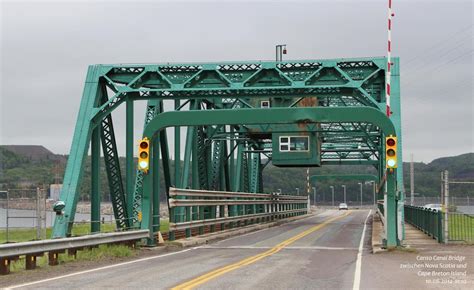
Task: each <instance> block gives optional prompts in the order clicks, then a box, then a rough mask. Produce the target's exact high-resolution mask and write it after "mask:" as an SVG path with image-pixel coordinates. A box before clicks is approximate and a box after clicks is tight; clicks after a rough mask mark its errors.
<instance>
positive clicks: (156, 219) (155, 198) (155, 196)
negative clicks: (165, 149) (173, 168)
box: [150, 134, 161, 239]
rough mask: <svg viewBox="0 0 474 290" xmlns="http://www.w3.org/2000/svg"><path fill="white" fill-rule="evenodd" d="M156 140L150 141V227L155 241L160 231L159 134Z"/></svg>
mask: <svg viewBox="0 0 474 290" xmlns="http://www.w3.org/2000/svg"><path fill="white" fill-rule="evenodd" d="M157 135H158V136H157V138H155V139H154V140H152V144H151V146H152V147H153V152H154V156H153V160H151V162H153V163H151V162H150V164H152V167H153V172H152V173H153V175H152V176H153V191H152V193H151V194H152V202H153V218H152V226H151V228H152V229H153V237H154V238H155V239H156V234H157V233H158V232H159V231H160V176H159V174H160V170H159V168H160V140H159V139H160V137H161V134H157Z"/></svg>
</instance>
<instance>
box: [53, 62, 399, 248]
mask: <svg viewBox="0 0 474 290" xmlns="http://www.w3.org/2000/svg"><path fill="white" fill-rule="evenodd" d="M390 71H391V75H390V81H391V92H390V95H391V115H390V117H388V116H387V114H386V113H385V111H386V101H385V94H386V91H385V90H386V74H387V59H386V58H383V57H380V58H358V59H327V60H304V61H302V60H298V61H276V62H255V61H246V62H228V63H192V64H120V65H91V66H90V67H89V69H88V73H87V79H86V83H85V88H84V93H83V97H82V101H81V107H80V109H79V115H78V119H77V124H76V128H75V132H74V138H73V141H72V146H71V152H70V155H69V159H68V163H67V168H66V172H65V176H64V183H63V184H64V185H63V188H62V191H61V196H60V201H59V203H58V204H57V206H56V212H57V215H56V220H55V224H54V231H53V237H54V238H57V237H65V236H68V235H70V233H71V228H72V225H73V222H74V214H75V211H76V205H77V202H78V198H79V194H80V191H79V190H80V184H81V180H82V173H83V172H84V164H85V160H86V158H87V154H88V150H89V148H90V149H91V151H90V152H91V191H90V193H89V194H90V199H91V203H92V213H91V221H92V223H91V230H92V232H98V231H100V223H99V222H98V221H99V220H100V192H101V189H100V188H99V174H100V166H99V165H100V163H99V161H100V158H101V148H102V154H103V158H104V163H105V171H106V173H107V179H108V186H109V191H110V195H111V201H112V205H113V210H114V215H115V220H116V225H117V228H118V229H119V230H128V229H136V228H142V229H149V230H150V239H149V243H151V244H152V243H154V239H155V236H156V233H157V232H158V231H159V217H160V213H159V198H160V195H165V196H166V198H167V199H168V205H169V207H170V222H171V226H172V231H171V233H170V237H171V238H172V236H173V232H174V230H178V229H180V228H183V229H186V235H187V236H189V235H191V234H192V232H191V229H192V227H194V226H195V227H198V226H199V230H200V233H202V229H203V228H204V226H205V225H210V230H211V231H212V230H215V226H216V223H217V221H218V222H219V224H220V225H221V228H223V227H225V226H226V225H230V226H238V225H240V224H241V223H237V222H236V220H237V219H239V218H244V217H245V216H249V219H250V218H253V222H255V221H257V222H261V221H265V220H268V218H269V217H271V218H275V217H277V218H278V217H280V218H281V217H286V216H290V215H295V214H304V213H306V205H304V204H303V203H304V202H306V201H304V202H303V201H301V200H299V199H298V198H297V197H291V196H286V195H285V196H279V197H278V198H277V197H275V196H274V195H272V194H270V193H266V191H265V185H264V184H263V182H262V173H263V171H264V170H265V166H267V164H269V162H271V163H272V164H273V165H275V166H279V167H320V166H325V165H329V164H331V165H370V166H373V167H375V168H376V170H377V172H378V174H377V178H378V180H377V184H378V187H379V189H380V190H379V196H378V199H379V200H380V202H379V211H380V212H381V214H383V215H384V220H385V242H386V244H387V246H389V247H393V246H396V245H397V243H399V241H400V240H401V239H402V232H403V231H402V220H403V212H402V211H403V186H402V185H403V180H402V176H403V174H402V173H403V172H402V166H401V161H402V158H401V156H402V155H401V154H402V146H401V145H402V138H401V124H400V89H399V87H400V80H399V78H400V75H399V60H398V58H392V65H391V68H390ZM140 100H146V101H147V105H146V114H145V120H144V129H143V132H141V133H142V136H143V139H141V140H135V139H134V138H133V136H134V131H133V128H134V123H133V119H134V106H135V104H136V103H137V101H140ZM165 101H167V102H169V101H171V102H173V103H174V106H171V107H172V109H169V108H168V106H164V102H165ZM121 105H125V107H126V128H125V129H126V152H125V156H126V161H125V164H124V165H125V166H124V168H125V172H122V171H123V170H122V169H121V166H120V162H119V153H118V151H117V146H116V138H115V131H114V125H113V119H112V115H113V112H114V111H115V110H116V109H117V108H118V107H119V106H121ZM170 127H172V128H174V130H175V134H174V140H173V141H174V142H172V144H173V146H174V158H173V156H170V151H169V149H170V148H169V147H170V142H169V141H170V140H169V138H168V136H167V131H166V130H165V129H166V128H170ZM184 127H185V128H186V136H185V138H184V140H181V136H180V130H184ZM389 137H390V138H391V139H390V140H394V142H395V143H392V141H390V142H389V141H388V140H389V139H387V138H389ZM387 142H389V143H390V144H389V145H387ZM138 143H140V145H142V146H140V148H139V149H138V148H137V149H138V150H139V153H140V156H139V161H140V162H139V164H140V166H138V167H137V162H136V161H135V159H134V148H135V146H138V145H137V144H138ZM388 149H392V150H393V152H392V151H388ZM182 152H183V153H184V154H183V155H184V160H180V159H181V158H180V156H182V154H181V153H182ZM141 153H144V154H141ZM145 153H146V154H145ZM392 153H394V154H392ZM397 160H398V162H397ZM398 163H400V166H399V164H398ZM160 175H162V176H160ZM160 178H163V179H164V184H165V186H164V187H165V191H164V192H160V184H159V180H160ZM229 196H230V197H232V198H231V199H229V198H228V197H229ZM299 198H300V199H301V197H299ZM304 198H305V197H304ZM269 200H271V203H272V204H268V203H270V201H269ZM252 201H253V202H252ZM277 203H278V204H279V205H278V206H276V207H275V206H274V204H277ZM245 223H246V222H245ZM245 223H243V224H245ZM173 229H174V230H173Z"/></svg>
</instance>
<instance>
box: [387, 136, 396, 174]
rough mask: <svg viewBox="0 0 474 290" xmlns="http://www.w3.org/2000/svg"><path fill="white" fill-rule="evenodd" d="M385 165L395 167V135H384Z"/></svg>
mask: <svg viewBox="0 0 474 290" xmlns="http://www.w3.org/2000/svg"><path fill="white" fill-rule="evenodd" d="M385 166H386V167H387V168H389V169H393V168H397V167H398V161H397V137H393V136H389V137H385Z"/></svg>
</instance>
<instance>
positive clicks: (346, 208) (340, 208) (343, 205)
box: [339, 203, 349, 210]
mask: <svg viewBox="0 0 474 290" xmlns="http://www.w3.org/2000/svg"><path fill="white" fill-rule="evenodd" d="M344 209H345V210H348V209H349V207H348V206H347V203H340V204H339V210H344Z"/></svg>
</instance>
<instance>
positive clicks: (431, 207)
mask: <svg viewBox="0 0 474 290" xmlns="http://www.w3.org/2000/svg"><path fill="white" fill-rule="evenodd" d="M423 207H425V208H429V209H435V210H438V211H440V210H441V204H439V203H430V204H425V205H424V206H423Z"/></svg>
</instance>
